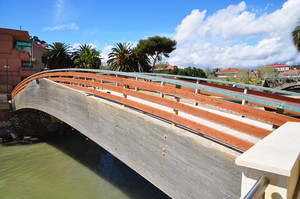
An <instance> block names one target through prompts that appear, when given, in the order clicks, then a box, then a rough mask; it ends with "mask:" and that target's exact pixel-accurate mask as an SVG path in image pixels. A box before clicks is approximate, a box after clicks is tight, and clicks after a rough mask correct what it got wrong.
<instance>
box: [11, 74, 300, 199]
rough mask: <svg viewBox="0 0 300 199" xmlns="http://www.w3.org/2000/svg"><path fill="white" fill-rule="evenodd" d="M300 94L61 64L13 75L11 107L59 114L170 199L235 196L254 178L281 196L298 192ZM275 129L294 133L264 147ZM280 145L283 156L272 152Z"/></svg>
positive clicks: (279, 133) (278, 134)
mask: <svg viewBox="0 0 300 199" xmlns="http://www.w3.org/2000/svg"><path fill="white" fill-rule="evenodd" d="M224 83H226V84H235V87H232V86H225V85H222V84H224ZM266 91H267V92H266ZM275 92H276V93H279V94H282V95H278V94H273V93H275ZM286 95H289V96H291V95H292V97H288V96H286ZM299 96H300V94H297V93H293V92H288V91H278V90H274V89H270V88H263V87H258V86H253V85H244V84H236V83H228V82H222V81H217V80H207V79H203V78H193V77H183V76H173V75H166V74H145V73H123V72H114V71H105V70H87V69H61V70H52V71H46V72H42V73H37V74H35V75H33V76H31V77H29V78H27V79H26V80H24V81H23V82H21V83H20V84H19V85H18V86H17V87H16V88H15V89H14V91H13V92H12V106H13V109H14V111H17V110H20V109H23V108H31V109H37V110H40V111H43V112H45V113H48V114H50V115H52V116H54V117H56V118H58V119H60V120H61V121H64V122H65V123H67V124H69V125H70V126H72V127H73V128H75V129H77V130H78V131H80V132H81V133H82V134H84V135H85V136H87V137H89V138H90V139H92V140H93V141H94V142H96V143H97V144H99V145H100V146H101V147H103V148H104V149H106V150H107V151H109V152H110V153H112V154H113V155H114V156H116V157H117V158H119V159H120V160H121V161H123V162H124V163H125V164H127V165H128V166H129V167H131V168H132V169H134V170H135V171H136V172H138V173H139V174H140V175H142V176H143V177H145V178H146V179H147V180H149V181H150V182H151V183H153V184H154V185H155V186H157V187H158V188H160V189H161V190H162V191H164V192H165V193H166V194H168V195H169V196H171V197H172V198H239V197H240V196H241V195H242V196H245V195H246V194H247V193H248V191H249V190H250V189H251V188H252V186H253V185H254V184H255V182H256V181H257V180H258V179H259V178H260V177H261V176H266V177H267V179H268V180H269V183H268V184H269V185H268V186H266V194H265V195H266V196H268V194H269V195H270V196H271V195H272V194H274V193H275V192H276V194H279V196H281V197H282V198H289V196H291V195H295V194H296V192H297V190H298V189H300V188H299V186H297V184H299V183H297V182H298V177H299V171H300V169H299V168H300V166H299V165H300V163H299V157H298V155H299V152H300V149H299V146H298V145H299V144H296V141H297V139H298V140H299V139H300V136H299V132H298V133H297V132H296V131H298V130H297V128H300V125H299V124H300V123H299V122H300V119H299V116H300V99H297V97H299ZM265 108H267V109H268V111H267V110H265ZM291 126H292V127H291ZM286 129H288V130H286ZM290 129H291V130H290ZM282 131H288V133H282ZM287 134H288V135H289V136H287ZM274 136H275V137H277V138H274V139H280V140H281V141H282V142H285V140H286V139H288V138H289V139H291V138H294V139H292V140H290V141H289V144H287V145H284V146H281V145H280V144H276V146H272V143H273V141H272V140H273V137H274ZM265 140H267V141H265ZM268 140H271V141H268ZM261 143H268V146H269V147H267V149H264V150H262V149H261V148H260V146H261V145H262V144H261ZM297 143H298V142H297ZM278 146H280V147H283V148H280V149H281V150H283V151H284V150H288V152H289V153H288V154H289V155H284V154H280V155H279V157H277V155H276V153H274V150H275V151H276V150H278ZM263 147H264V145H263ZM250 148H251V149H250ZM290 148H291V149H290ZM280 149H279V150H280ZM245 151H246V152H245ZM244 152H245V153H244ZM253 154H258V155H253ZM291 154H293V155H291ZM273 156H274V158H271V159H272V160H273V159H274V161H273V162H272V161H271V163H270V162H267V161H265V158H263V159H262V160H261V161H259V163H257V158H258V159H259V158H261V157H273ZM255 158H256V159H255ZM267 159H268V158H267ZM275 160H276V161H277V162H276V161H275ZM255 161H256V162H255ZM282 161H284V162H287V163H288V166H287V167H285V166H286V165H284V164H283V165H282ZM235 162H236V163H235ZM278 162H279V163H278ZM280 162H281V163H280ZM277 163H278V165H279V166H278V165H276V164H277ZM268 164H275V165H271V166H270V165H269V167H268ZM270 167H271V168H272V169H273V170H272V169H271V170H270ZM277 167H278V168H277ZM283 167H284V169H285V170H284V169H283ZM274 168H275V169H274ZM288 169H290V172H288ZM283 170H284V171H286V172H283ZM277 171H281V172H279V173H276V172H277ZM278 176H280V177H278ZM281 177H282V179H281ZM278 179H280V182H279V180H278ZM283 181H286V182H287V183H286V184H282V182H283ZM288 182H289V183H288ZM278 183H280V184H278ZM274 187H275V188H274ZM295 190H296V191H295ZM297 193H298V192H297Z"/></svg>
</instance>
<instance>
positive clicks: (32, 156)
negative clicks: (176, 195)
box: [0, 132, 169, 199]
mask: <svg viewBox="0 0 300 199" xmlns="http://www.w3.org/2000/svg"><path fill="white" fill-rule="evenodd" d="M0 151H1V153H0V198H1V199H2V198H30V199H31V198H66V199H67V198H72V199H73V198H111V199H115V198H118V199H119V198H137V199H138V198H169V197H168V196H167V195H165V194H164V193H163V192H161V191H160V190H159V189H157V188H156V187H155V186H154V185H152V184H151V183H149V182H148V181H147V180H145V179H144V178H143V177H141V176H140V175H138V174H137V173H136V172H135V171H133V170H132V169H130V168H129V167H127V166H126V165H125V164H124V163H122V162H121V161H119V160H118V159H117V158H115V157H114V156H113V155H111V154H110V153H108V152H107V151H105V150H104V149H103V148H101V147H99V146H98V145H97V144H95V143H94V142H92V141H91V140H89V139H86V137H84V136H83V135H81V134H79V133H76V132H72V134H70V135H59V136H56V137H52V138H50V139H48V140H47V142H46V143H36V144H29V145H24V144H23V145H19V144H18V145H13V146H0Z"/></svg>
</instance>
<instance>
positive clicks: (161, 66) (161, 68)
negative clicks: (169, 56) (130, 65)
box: [154, 64, 175, 72]
mask: <svg viewBox="0 0 300 199" xmlns="http://www.w3.org/2000/svg"><path fill="white" fill-rule="evenodd" d="M174 68H175V66H172V65H166V64H159V65H156V66H155V69H154V71H156V72H165V71H171V70H173V69H174Z"/></svg>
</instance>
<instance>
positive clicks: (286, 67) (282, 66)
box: [268, 64, 290, 73]
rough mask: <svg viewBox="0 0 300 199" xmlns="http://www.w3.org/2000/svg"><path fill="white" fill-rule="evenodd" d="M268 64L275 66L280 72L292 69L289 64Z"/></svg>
mask: <svg viewBox="0 0 300 199" xmlns="http://www.w3.org/2000/svg"><path fill="white" fill-rule="evenodd" d="M268 66H272V67H274V68H275V69H276V70H277V72H279V73H282V72H285V71H289V70H290V66H289V65H287V64H272V65H268Z"/></svg>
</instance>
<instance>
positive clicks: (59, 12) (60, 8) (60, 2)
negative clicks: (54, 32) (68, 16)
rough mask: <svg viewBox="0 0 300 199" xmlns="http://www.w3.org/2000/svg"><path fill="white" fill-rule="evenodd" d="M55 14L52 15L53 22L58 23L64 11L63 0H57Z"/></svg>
mask: <svg viewBox="0 0 300 199" xmlns="http://www.w3.org/2000/svg"><path fill="white" fill-rule="evenodd" d="M55 8H56V10H55V11H56V13H55V15H54V20H55V22H56V23H57V22H60V21H61V19H62V16H63V9H64V0H57V2H56V5H55Z"/></svg>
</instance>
